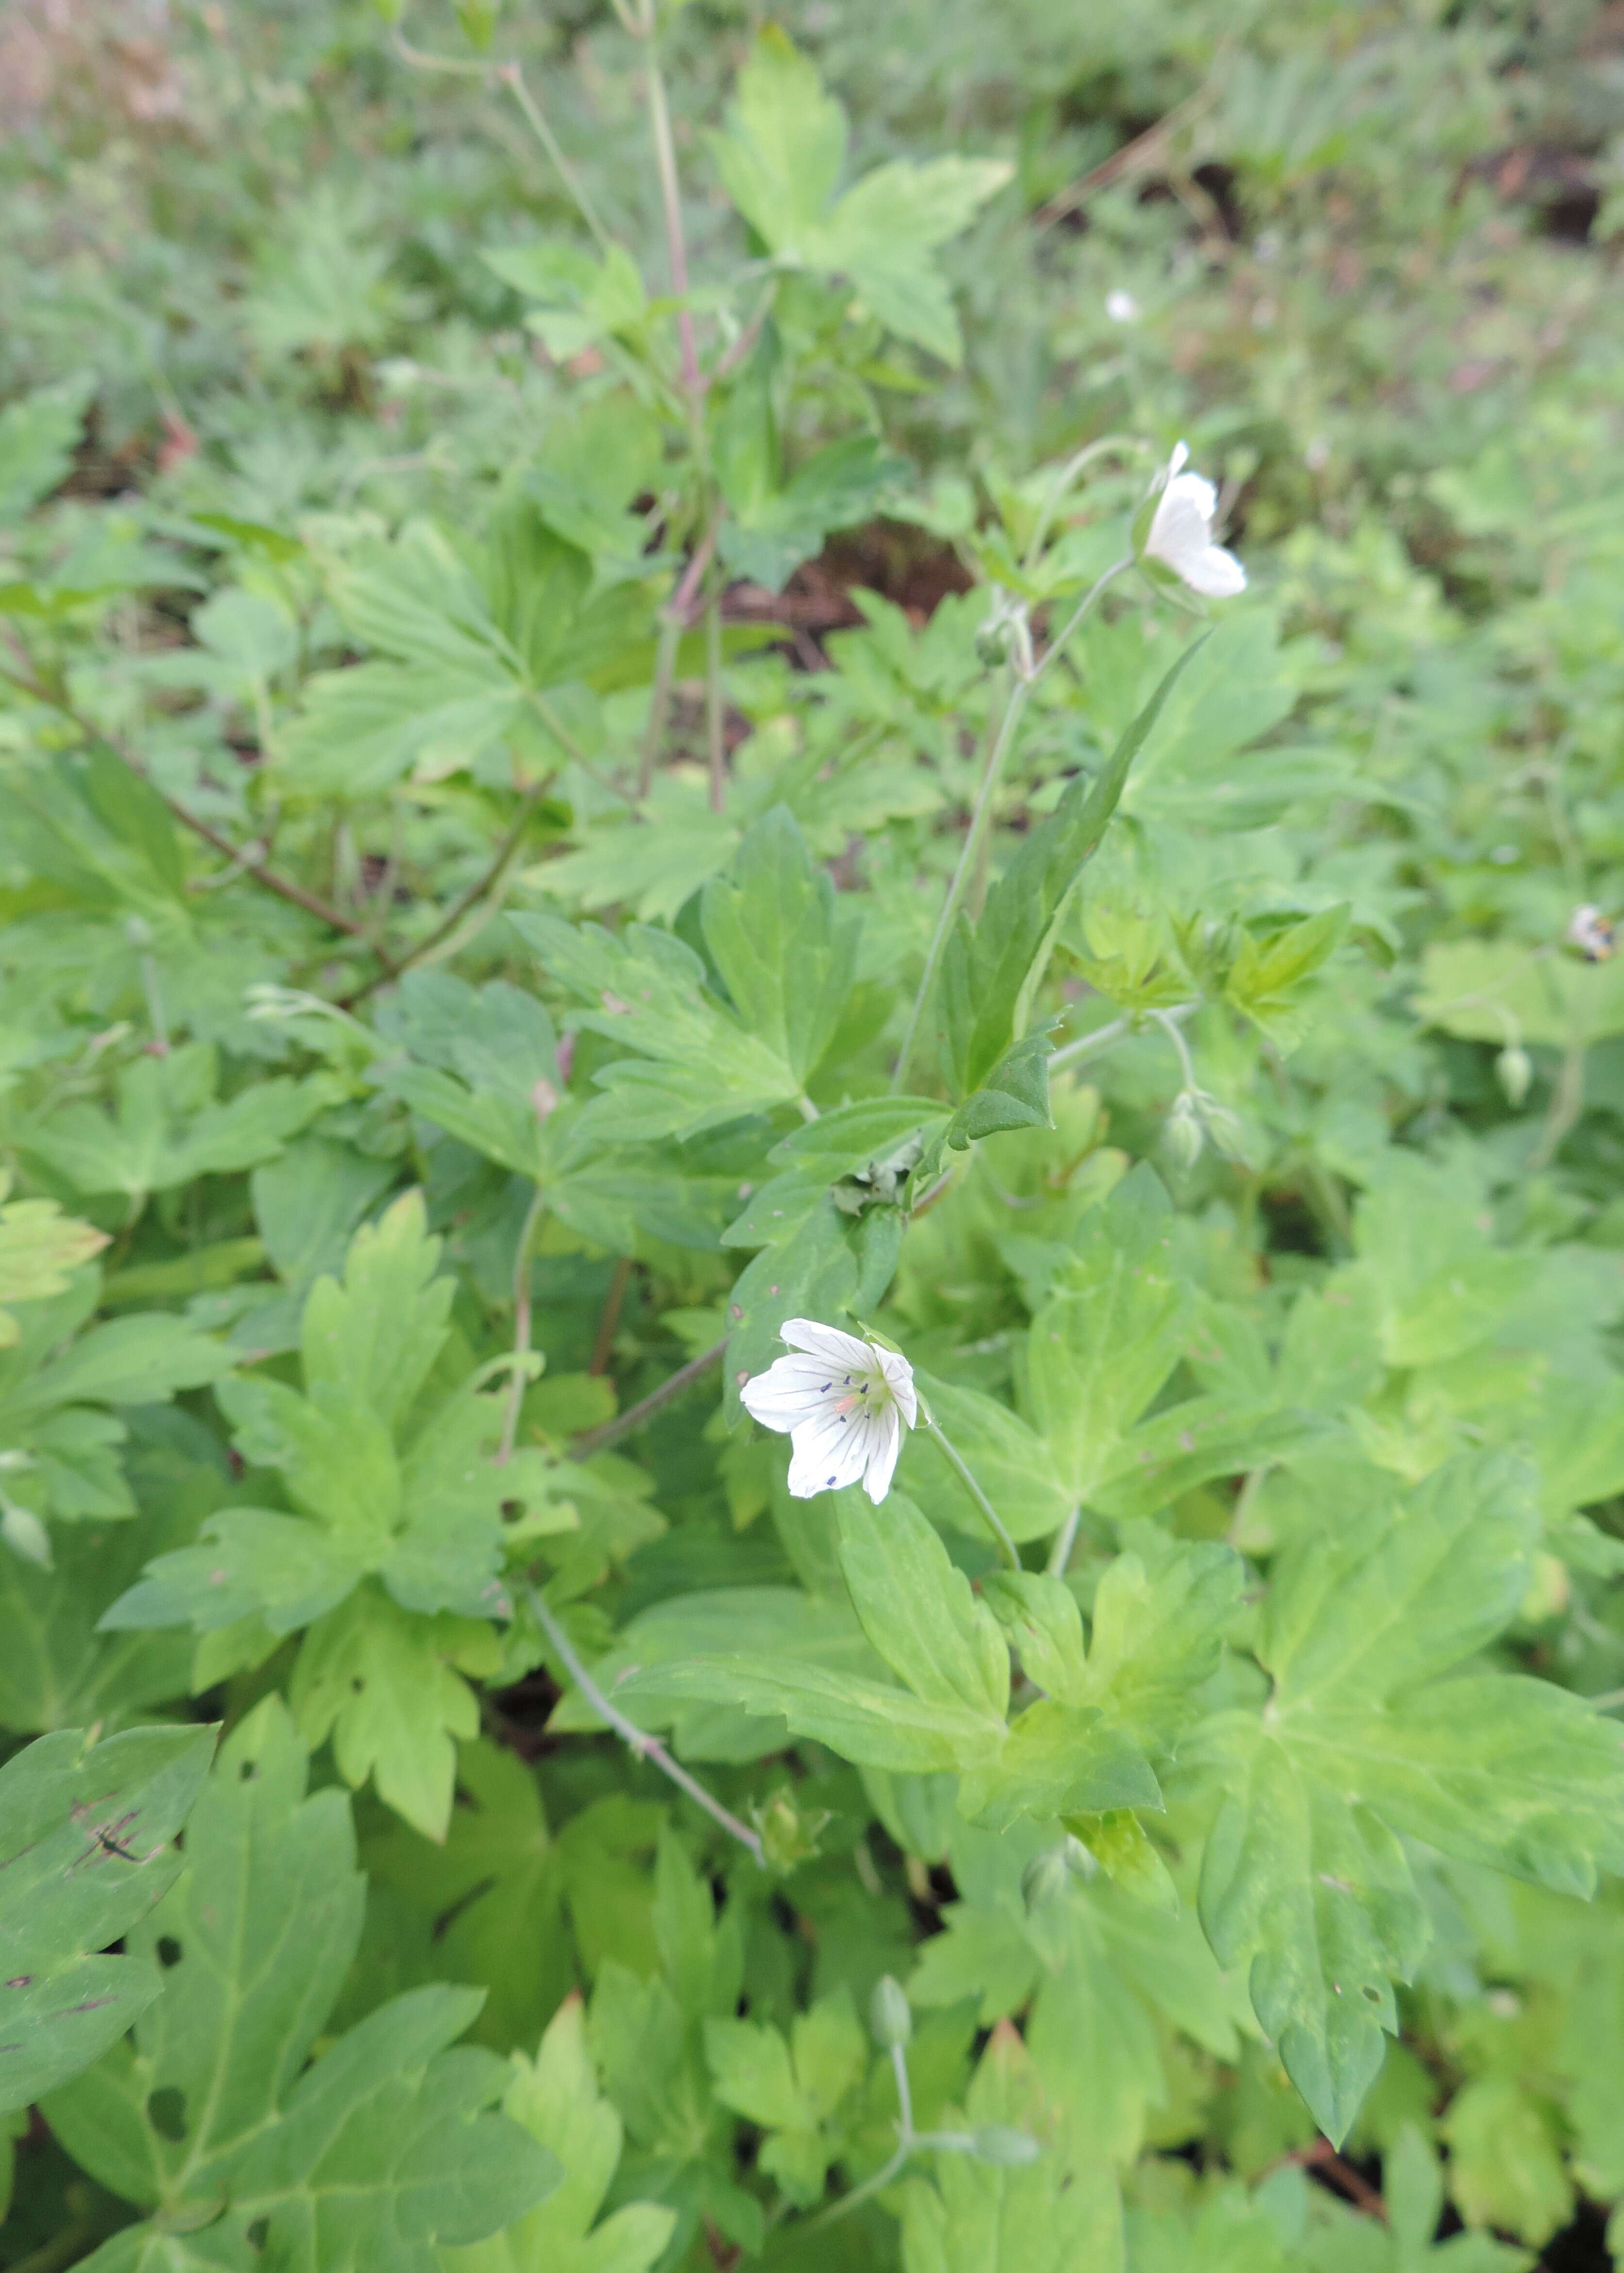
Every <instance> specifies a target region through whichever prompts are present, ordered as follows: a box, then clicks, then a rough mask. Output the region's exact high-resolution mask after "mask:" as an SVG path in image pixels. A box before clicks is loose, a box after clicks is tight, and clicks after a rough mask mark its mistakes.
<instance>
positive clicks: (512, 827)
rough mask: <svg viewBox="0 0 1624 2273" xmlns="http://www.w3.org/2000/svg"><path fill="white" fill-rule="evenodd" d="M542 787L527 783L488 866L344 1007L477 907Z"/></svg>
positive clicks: (404, 967) (506, 862) (509, 862)
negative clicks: (433, 923)
mask: <svg viewBox="0 0 1624 2273" xmlns="http://www.w3.org/2000/svg"><path fill="white" fill-rule="evenodd" d="M542 788H543V784H542V783H540V782H538V781H537V782H531V783H530V786H529V787H528V788H527V789H526V790H525V791H524V793H523V796H522V797H521V798H520V799H519V807H518V811H517V812H516V813H515V815H514V817H513V820H512V821H511V823H510V824H509V826H508V832H507V834H506V836H503V838H502V840H501V842H500V844H498V846H497V848H496V851H495V852H494V853H493V854H492V859H491V861H490V864H489V866H487V867H486V868H485V870H484V871H483V873H482V874H480V875H479V877H478V878H477V880H476V881H475V882H473V883H471V884H470V886H469V888H468V889H467V890H466V891H465V892H464V893H462V896H461V897H460V898H458V899H455V900H454V901H453V902H452V904H451V905H450V907H449V908H448V909H447V911H446V913H445V914H444V915H443V916H442V917H441V918H440V921H439V922H438V923H437V924H436V925H435V926H433V928H432V931H428V932H425V934H424V935H423V937H422V938H421V939H420V940H418V941H416V943H415V944H414V945H413V946H411V947H409V948H408V949H406V951H405V953H404V954H403V955H400V956H395V958H394V960H393V961H391V962H388V963H387V964H386V966H385V968H384V969H383V970H381V971H374V972H373V973H372V977H371V978H370V979H364V980H363V981H362V983H361V985H360V986H357V988H356V989H355V990H354V992H353V993H352V994H346V995H345V996H344V998H343V1002H342V1008H343V1009H346V1010H350V1009H354V1007H355V1005H356V1004H357V1002H360V1001H365V998H366V996H367V995H369V994H372V992H373V991H374V989H375V988H377V987H380V986H383V985H384V983H385V982H386V980H389V979H398V978H400V976H401V974H402V972H403V971H410V969H411V967H412V965H413V964H417V963H421V962H422V961H423V960H424V958H425V956H430V955H432V954H433V952H434V949H436V948H437V947H439V946H440V944H441V942H442V941H445V940H447V939H449V938H450V936H451V934H452V933H453V932H454V931H455V929H456V927H457V926H458V925H459V924H460V923H461V922H462V919H463V917H464V916H465V915H467V913H468V912H469V911H470V908H475V907H477V905H478V904H479V903H480V901H481V900H483V899H485V898H486V897H487V896H489V895H490V894H491V893H492V892H493V891H494V890H495V889H496V888H497V886H498V885H499V884H500V882H501V881H502V878H503V877H504V876H505V875H506V874H507V873H508V869H509V868H510V867H511V866H513V863H514V860H515V857H516V856H517V853H518V850H519V847H520V845H521V844H523V841H524V829H525V824H526V822H527V821H529V819H530V807H531V806H533V805H534V804H535V802H536V799H538V797H539V796H540V795H541V791H542Z"/></svg>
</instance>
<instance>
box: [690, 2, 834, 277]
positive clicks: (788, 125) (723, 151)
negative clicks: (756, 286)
mask: <svg viewBox="0 0 1624 2273" xmlns="http://www.w3.org/2000/svg"><path fill="white" fill-rule="evenodd" d="M711 154H712V155H713V156H714V158H715V160H716V164H717V170H718V173H719V174H720V175H721V176H722V182H723V185H724V187H725V188H726V191H727V194H728V196H729V197H730V198H731V199H733V203H734V204H735V205H736V206H738V208H739V210H740V212H741V214H743V215H744V217H745V219H746V220H747V221H748V222H749V224H750V226H751V228H752V229H755V231H756V235H757V236H760V237H762V238H763V240H764V241H765V242H766V243H767V244H769V245H771V246H772V247H773V248H774V249H775V250H778V248H780V247H785V246H789V245H793V244H796V243H798V242H799V241H801V239H802V238H803V237H804V236H806V234H807V233H808V231H810V230H811V229H815V228H816V225H817V223H818V222H819V221H821V220H822V219H823V214H825V212H826V211H827V210H828V207H829V204H830V201H831V199H832V198H833V196H834V193H835V189H836V187H837V185H838V182H839V179H840V169H841V167H842V165H843V163H844V161H845V158H846V114H845V112H844V111H843V110H842V109H841V108H840V105H839V104H838V102H837V101H835V100H834V98H833V97H832V96H831V95H830V94H827V93H825V91H824V88H823V81H822V79H820V78H819V76H818V71H817V65H816V64H815V63H813V61H812V60H811V58H810V57H809V56H804V55H802V54H801V51H800V49H798V48H796V47H795V46H793V43H792V42H791V41H790V40H789V39H788V37H787V36H786V34H785V33H783V32H782V31H780V30H779V28H778V26H777V25H776V24H768V25H766V26H763V29H762V31H761V33H760V34H759V35H758V37H757V39H756V44H755V45H754V47H753V48H752V49H751V50H750V53H749V56H748V61H747V62H746V64H745V65H744V68H743V69H742V70H741V72H740V74H739V84H738V92H737V95H736V97H735V100H734V101H733V104H732V106H731V107H730V109H729V111H728V116H727V132H726V135H725V136H721V135H718V136H714V137H713V138H712V139H711Z"/></svg>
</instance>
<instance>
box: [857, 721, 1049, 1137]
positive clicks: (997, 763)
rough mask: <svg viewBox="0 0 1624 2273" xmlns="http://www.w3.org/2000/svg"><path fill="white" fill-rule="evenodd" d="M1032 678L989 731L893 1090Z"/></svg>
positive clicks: (908, 1059) (909, 1060)
mask: <svg viewBox="0 0 1624 2273" xmlns="http://www.w3.org/2000/svg"><path fill="white" fill-rule="evenodd" d="M1029 684H1030V682H1029V681H1026V680H1021V681H1018V682H1017V683H1016V685H1015V686H1013V687H1012V688H1011V692H1010V695H1009V699H1008V701H1006V702H1005V704H1004V711H1003V715H1002V716H1001V717H1000V719H999V722H998V724H997V726H996V729H995V730H994V731H992V732H991V733H990V734H989V737H988V744H987V762H986V764H985V765H984V766H983V767H982V769H981V784H980V786H979V788H978V789H977V791H976V792H975V803H974V806H973V807H972V809H971V814H970V826H969V829H968V830H967V831H966V836H965V841H964V843H963V844H962V845H961V846H960V847H959V865H958V866H957V867H956V868H955V869H954V870H953V874H952V881H951V883H950V884H949V885H948V888H947V897H946V898H945V899H944V901H943V903H942V911H941V913H940V914H939V915H938V916H937V918H936V930H935V931H934V932H933V933H932V934H931V939H930V946H929V951H928V952H927V954H926V956H925V968H924V972H923V975H922V976H921V979H920V982H919V992H918V993H917V994H915V996H914V1007H913V1009H911V1010H910V1011H909V1013H908V1024H907V1031H906V1032H905V1033H904V1035H903V1037H902V1047H901V1049H900V1051H899V1052H898V1057H897V1069H896V1071H895V1073H894V1074H893V1075H892V1076H891V1091H892V1094H893V1095H896V1094H898V1093H899V1092H900V1091H903V1090H904V1089H906V1086H907V1076H908V1072H909V1069H910V1068H911V1066H912V1064H913V1061H914V1043H915V1042H916V1040H917V1039H918V1037H919V1029H920V1024H921V1020H922V1019H923V1017H924V1015H925V1008H926V1005H927V1004H928V1003H929V1000H930V997H931V995H932V994H934V993H935V991H936V973H937V971H939V970H940V969H941V965H942V957H943V956H944V954H945V953H946V952H947V941H948V935H949V934H950V933H951V930H952V927H953V919H954V918H955V917H956V916H957V914H958V913H959V903H960V902H961V901H962V899H963V898H964V896H965V888H966V885H967V884H968V882H969V881H970V876H971V873H972V871H973V869H974V866H975V857H976V851H977V848H978V847H979V845H980V844H981V830H982V829H983V827H984V826H985V823H986V818H987V815H988V814H989V812H990V810H991V806H992V793H993V789H994V786H995V784H996V782H997V778H998V775H999V772H1000V770H1001V769H1002V767H1003V764H1004V754H1005V752H1006V751H1007V750H1008V748H1009V746H1010V743H1011V740H1012V739H1013V738H1014V732H1015V728H1016V726H1017V725H1018V724H1019V720H1020V713H1021V711H1022V709H1024V708H1025V706H1026V694H1027V691H1028V686H1029Z"/></svg>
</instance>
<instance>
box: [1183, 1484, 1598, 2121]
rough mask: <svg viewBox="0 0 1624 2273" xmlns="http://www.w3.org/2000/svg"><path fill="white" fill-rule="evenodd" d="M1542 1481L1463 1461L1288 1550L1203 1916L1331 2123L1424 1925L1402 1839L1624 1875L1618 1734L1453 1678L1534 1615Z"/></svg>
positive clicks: (1357, 2091)
mask: <svg viewBox="0 0 1624 2273" xmlns="http://www.w3.org/2000/svg"><path fill="white" fill-rule="evenodd" d="M1537 1537H1538V1507H1537V1504H1536V1503H1535V1500H1534V1496H1533V1492H1532V1478H1531V1476H1530V1474H1528V1472H1527V1471H1526V1470H1524V1469H1522V1467H1520V1466H1519V1464H1518V1463H1516V1462H1515V1461H1513V1460H1508V1459H1504V1458H1503V1457H1500V1456H1493V1455H1484V1456H1476V1457H1468V1458H1463V1459H1457V1460H1454V1461H1452V1462H1450V1463H1449V1464H1448V1465H1447V1467H1444V1468H1442V1469H1440V1470H1439V1471H1438V1473H1437V1474H1435V1475H1434V1476H1432V1478H1430V1479H1429V1480H1428V1481H1427V1482H1425V1484H1423V1485H1421V1486H1420V1487H1419V1488H1418V1489H1417V1490H1415V1491H1413V1492H1412V1493H1411V1494H1410V1496H1409V1498H1408V1501H1407V1502H1401V1501H1397V1500H1392V1501H1389V1502H1388V1504H1386V1505H1379V1506H1378V1507H1377V1508H1376V1510H1375V1511H1374V1512H1372V1513H1371V1514H1369V1515H1367V1516H1365V1517H1364V1518H1363V1519H1356V1520H1355V1521H1354V1522H1353V1523H1352V1524H1351V1525H1350V1527H1349V1529H1348V1531H1347V1533H1346V1534H1339V1535H1338V1537H1337V1538H1336V1539H1335V1542H1332V1541H1330V1540H1328V1539H1327V1538H1324V1537H1322V1536H1319V1535H1317V1534H1316V1535H1311V1536H1309V1537H1308V1538H1306V1539H1305V1540H1304V1542H1302V1543H1301V1544H1300V1545H1299V1546H1298V1547H1297V1549H1295V1550H1294V1551H1293V1552H1292V1553H1290V1554H1289V1555H1287V1556H1285V1557H1282V1560H1281V1563H1280V1564H1279V1566H1278V1568H1277V1571H1276V1573H1275V1576H1274V1582H1273V1585H1272V1587H1271V1591H1270V1599H1269V1603H1268V1611H1267V1622H1266V1627H1265V1633H1264V1638H1263V1641H1262V1643H1261V1645H1260V1650H1259V1654H1260V1655H1261V1656H1262V1658H1263V1661H1264V1662H1265V1664H1266V1665H1267V1667H1268V1668H1269V1669H1270V1670H1271V1671H1272V1672H1273V1674H1274V1680H1275V1692H1274V1699H1273V1701H1272V1703H1271V1705H1270V1706H1269V1707H1268V1710H1267V1714H1265V1716H1264V1721H1263V1723H1262V1726H1261V1728H1260V1729H1258V1730H1257V1731H1256V1733H1255V1736H1254V1737H1252V1739H1251V1740H1250V1743H1249V1746H1248V1744H1246V1743H1245V1742H1244V1741H1243V1740H1241V1739H1240V1738H1239V1737H1237V1739H1236V1741H1237V1744H1240V1745H1241V1751H1242V1754H1243V1757H1241V1758H1240V1759H1237V1765H1236V1767H1235V1769H1234V1770H1233V1771H1232V1772H1231V1774H1230V1777H1229V1797H1228V1798H1227V1799H1226V1801H1225V1803H1224V1805H1223V1808H1222V1811H1221V1812H1220V1815H1219V1817H1218V1820H1217V1823H1216V1825H1215V1827H1214V1830H1213V1833H1212V1834H1211V1836H1210V1838H1209V1840H1208V1842H1207V1851H1206V1856H1205V1858H1204V1862H1203V1866H1202V1876H1201V1917H1202V1922H1203V1924H1205V1926H1206V1928H1207V1934H1208V1936H1209V1938H1210V1939H1211V1941H1212V1944H1213V1947H1214V1950H1215V1951H1216V1952H1217V1954H1218V1956H1219V1958H1220V1960H1221V1961H1222V1962H1223V1963H1225V1964H1229V1965H1234V1964H1237V1963H1243V1962H1250V1967H1251V1974H1250V1979H1251V1987H1252V2002H1253V2005H1254V2007H1256V2010H1257V2014H1258V2017H1259V2020H1260V2021H1261V2022H1262V2023H1263V2025H1264V2027H1265V2028H1266V2029H1267V2030H1268V2032H1269V2034H1270V2036H1271V2037H1274V2040H1275V2042H1276V2043H1277V2044H1278V2045H1279V2049H1280V2053H1281V2058H1282V2060H1283V2061H1284V2063H1285V2067H1286V2069H1287V2072H1288V2073H1289V2075H1290V2076H1291V2079H1292V2081H1293V2082H1294V2083H1296V2085H1297V2089H1299V2091H1301V2092H1302V2094H1303V2096H1304V2098H1305V2099H1306V2100H1307V2102H1308V2104H1309V2107H1310V2108H1311V2110H1312V2112H1313V2114H1314V2117H1315V2119H1316V2120H1317V2121H1318V2122H1319V2124H1320V2126H1321V2127H1322V2128H1323V2129H1324V2130H1326V2131H1327V2133H1328V2134H1330V2135H1331V2136H1332V2137H1333V2138H1341V2137H1342V2135H1344V2134H1345V2133H1346V2130H1347V2127H1348V2125H1349V2124H1350V2122H1351V2120H1352V2118H1353V2115H1354V2113H1355V2112H1356V2111H1357V2107H1358V2104H1359V2102H1360V2100H1361V2098H1362V2097H1363V2096H1364V2093H1365V2090H1366V2089H1368V2088H1369V2085H1370V2083H1371V2082H1372V2079H1373V2078H1374V2076H1375V2074H1376V2072H1377V2069H1378V2068H1379V2067H1380V2064H1381V2056H1382V2031H1383V2029H1387V2031H1389V2032H1391V2031H1392V2030H1393V2029H1395V2027H1396V2014H1395V2007H1394V2002H1393V1994H1392V1990H1391V1987H1390V1985H1389V1983H1390V1979H1391V1978H1392V1977H1397V1978H1398V1979H1401V1980H1407V1979H1409V1978H1410V1976H1411V1974H1412V1973H1413V1971H1414V1969H1415V1966H1416V1964H1417V1962H1418V1961H1419V1958H1420V1956H1421V1954H1422V1951H1423V1950H1424V1948H1425V1944H1426V1939H1427V1933H1428V1921H1427V1917H1426V1912H1425V1907H1424V1905H1423V1903H1422V1902H1421V1899H1420V1896H1419V1894H1417V1890H1416V1887H1415V1885H1414V1883H1413V1880H1412V1879H1411V1875H1410V1864H1409V1862H1408V1860H1407V1858H1406V1856H1405V1853H1404V1850H1403V1849H1402V1846H1401V1844H1400V1842H1399V1838H1398V1835H1397V1834H1400V1833H1404V1834H1409V1835H1410V1836H1412V1837H1415V1838H1418V1839H1421V1840H1425V1842H1428V1843H1429V1844H1431V1845H1432V1846H1436V1847H1440V1848H1441V1849H1444V1851H1445V1852H1446V1853H1450V1854H1455V1855H1458V1856H1461V1857H1463V1858H1464V1859H1466V1860H1468V1861H1470V1862H1474V1863H1482V1864H1492V1865H1496V1866H1498V1867H1499V1868H1500V1869H1502V1870H1507V1871H1511V1872H1515V1873H1517V1874H1518V1875H1520V1876H1522V1877H1526V1878H1530V1879H1534V1880H1536V1881H1537V1882H1538V1883H1540V1884H1543V1885H1545V1886H1549V1887H1557V1888H1560V1889H1561V1890H1562V1891H1564V1892H1569V1893H1578V1894H1588V1893H1590V1891H1591V1890H1592V1889H1593V1887H1594V1886H1595V1882H1596V1873H1597V1871H1598V1867H1605V1868H1608V1869H1612V1870H1617V1869H1619V1868H1620V1867H1621V1866H1624V1763H1620V1759H1619V1753H1618V1746H1617V1742H1616V1732H1615V1731H1613V1730H1612V1729H1609V1728H1608V1727H1606V1725H1605V1724H1604V1723H1603V1722H1600V1721H1599V1720H1598V1718H1597V1717H1596V1716H1595V1715H1594V1714H1592V1713H1591V1712H1590V1709H1589V1708H1588V1707H1586V1706H1585V1705H1584V1704H1583V1701H1582V1700H1581V1699H1577V1698H1575V1697H1574V1696H1572V1695H1571V1694H1570V1693H1569V1692H1567V1691H1565V1690H1559V1689H1555V1688H1553V1687H1550V1686H1548V1685H1547V1684H1544V1683H1539V1682H1533V1681H1526V1680H1517V1679H1512V1678H1510V1677H1507V1676H1505V1675H1499V1674H1490V1673H1482V1674H1477V1673H1466V1674H1455V1675H1454V1677H1452V1678H1447V1679H1446V1678H1443V1677H1444V1676H1446V1675H1450V1674H1452V1672H1453V1669H1455V1667H1457V1666H1459V1665H1460V1664H1461V1662H1462V1660H1465V1659H1467V1658H1469V1657H1470V1656H1471V1655H1472V1654H1474V1653H1475V1652H1477V1651H1478V1650H1480V1649H1481V1648H1482V1647H1484V1646H1485V1644H1486V1643H1487V1642H1488V1641H1490V1640H1492V1639H1493V1637H1494V1636H1495V1634H1497V1633H1498V1632H1501V1631H1502V1630H1503V1629H1504V1628H1505V1626H1506V1625H1507V1624H1509V1622H1510V1621H1511V1619H1512V1618H1513V1617H1515V1615H1516V1611H1517V1609H1518V1606H1519V1604H1520V1603H1521V1602H1522V1599H1523V1596H1524V1595H1525V1594H1526V1592H1527V1587H1528V1583H1529V1578H1530V1557H1531V1554H1532V1550H1533V1547H1534V1543H1535V1541H1536V1539H1537Z"/></svg>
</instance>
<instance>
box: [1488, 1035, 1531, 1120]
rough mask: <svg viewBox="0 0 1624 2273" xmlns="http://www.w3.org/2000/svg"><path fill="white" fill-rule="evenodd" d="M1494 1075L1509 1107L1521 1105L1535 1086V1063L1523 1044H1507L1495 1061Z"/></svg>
mask: <svg viewBox="0 0 1624 2273" xmlns="http://www.w3.org/2000/svg"><path fill="white" fill-rule="evenodd" d="M1494 1075H1495V1078H1496V1080H1497V1081H1498V1082H1499V1083H1500V1087H1501V1089H1503V1090H1504V1091H1505V1092H1506V1102H1507V1105H1514V1106H1515V1105H1521V1104H1522V1100H1523V1099H1524V1098H1525V1097H1526V1096H1527V1095H1528V1092H1529V1091H1530V1088H1531V1087H1532V1085H1533V1080H1534V1061H1533V1060H1532V1058H1530V1055H1529V1054H1528V1052H1527V1051H1526V1050H1525V1049H1524V1048H1523V1046H1522V1043H1521V1042H1507V1045H1506V1046H1505V1048H1504V1049H1503V1050H1502V1051H1501V1052H1500V1055H1499V1056H1498V1057H1497V1058H1496V1059H1495V1061H1494Z"/></svg>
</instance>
